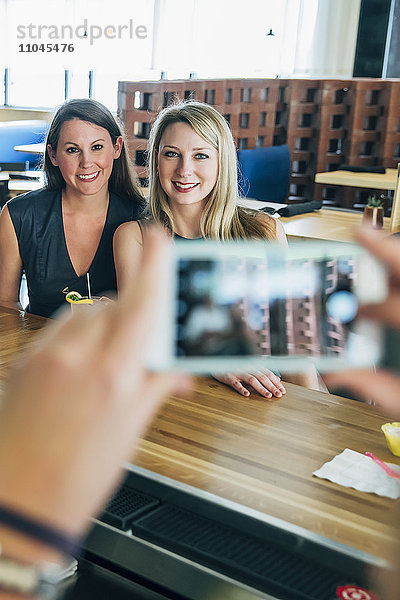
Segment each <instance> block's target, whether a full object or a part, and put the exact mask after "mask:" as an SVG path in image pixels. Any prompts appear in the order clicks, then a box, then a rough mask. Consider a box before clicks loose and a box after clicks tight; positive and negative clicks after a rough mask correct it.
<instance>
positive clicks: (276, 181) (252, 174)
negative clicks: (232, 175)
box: [237, 144, 290, 204]
mask: <svg viewBox="0 0 400 600" xmlns="http://www.w3.org/2000/svg"><path fill="white" fill-rule="evenodd" d="M237 156H238V161H239V189H240V191H241V194H242V195H243V196H245V197H249V198H255V199H256V200H262V201H264V202H280V203H282V204H285V203H286V198H287V193H288V189H289V174H290V152H289V147H288V146H287V145H286V144H284V145H282V146H268V147H265V148H254V149H252V148H251V149H247V150H238V153H237Z"/></svg>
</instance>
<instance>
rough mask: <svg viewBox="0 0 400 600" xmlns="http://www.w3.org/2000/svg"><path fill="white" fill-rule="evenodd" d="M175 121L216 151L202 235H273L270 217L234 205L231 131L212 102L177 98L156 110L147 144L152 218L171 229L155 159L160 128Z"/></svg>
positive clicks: (225, 237) (235, 185)
mask: <svg viewBox="0 0 400 600" xmlns="http://www.w3.org/2000/svg"><path fill="white" fill-rule="evenodd" d="M179 122H182V123H187V124H188V125H190V127H192V129H194V131H195V132H196V133H198V134H199V135H200V136H201V137H202V138H203V139H204V140H206V141H207V142H208V143H209V144H211V145H212V146H213V148H215V149H216V150H217V152H218V158H219V170H218V178H217V182H216V184H215V186H214V189H213V190H212V192H211V193H210V195H209V198H208V200H207V203H206V206H205V208H204V210H203V213H202V215H201V220H200V231H201V234H202V236H203V237H205V238H211V239H217V240H229V239H247V238H262V239H275V237H276V223H275V220H274V219H272V218H262V219H260V218H259V217H258V216H257V214H256V213H255V212H254V211H249V210H246V209H245V208H241V207H239V206H238V199H239V190H238V183H237V157H236V148H235V143H234V140H233V137H232V134H231V131H230V129H229V126H228V124H227V122H226V121H225V119H224V117H223V116H222V115H221V114H220V113H219V112H218V111H217V110H215V109H214V108H213V107H212V106H210V105H209V104H203V103H202V102H194V101H189V102H179V103H177V104H174V105H172V106H168V107H167V108H164V109H163V110H162V111H161V112H160V113H159V114H158V116H157V118H156V120H155V122H154V124H153V127H152V129H151V133H150V139H149V147H148V159H149V192H150V211H151V216H152V218H153V219H154V220H155V221H156V222H159V223H161V224H162V225H164V226H165V227H167V228H168V229H169V230H170V231H171V233H174V223H173V217H172V212H171V209H170V207H169V203H168V197H167V194H166V193H165V191H164V190H163V188H162V186H161V183H160V179H159V176H158V169H157V160H158V149H159V146H160V141H161V138H162V136H163V134H164V131H165V130H166V128H167V127H168V126H169V125H171V124H172V123H179ZM263 217H264V215H263Z"/></svg>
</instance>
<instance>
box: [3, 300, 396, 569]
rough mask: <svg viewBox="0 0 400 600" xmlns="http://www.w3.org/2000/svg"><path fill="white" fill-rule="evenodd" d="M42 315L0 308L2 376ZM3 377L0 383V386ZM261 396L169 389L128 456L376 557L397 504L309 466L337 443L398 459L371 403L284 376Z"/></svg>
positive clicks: (210, 388) (204, 384)
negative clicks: (275, 392)
mask: <svg viewBox="0 0 400 600" xmlns="http://www.w3.org/2000/svg"><path fill="white" fill-rule="evenodd" d="M45 322H46V320H45V319H42V318H39V317H35V316H30V315H23V314H22V313H18V312H14V311H11V310H8V309H1V308H0V379H1V380H4V377H5V376H6V374H7V372H8V371H9V367H10V365H11V364H12V362H13V361H14V360H15V358H16V357H17V356H18V354H19V353H20V352H21V351H22V349H23V348H24V347H26V346H28V345H29V344H30V343H31V342H32V340H33V339H34V337H35V335H36V334H37V331H38V330H40V329H41V328H42V326H43V324H45ZM0 385H1V384H0ZM286 387H287V394H286V395H285V396H284V397H283V398H282V399H280V400H272V401H268V400H265V399H262V398H261V397H260V396H258V395H257V394H256V393H252V395H251V396H250V398H249V399H245V398H243V397H241V396H239V395H238V394H236V393H235V392H233V391H232V390H230V389H228V388H227V387H225V386H224V385H222V384H220V383H218V382H217V381H214V380H213V379H210V378H206V377H204V378H198V379H196V380H195V382H194V392H193V394H192V396H191V397H190V398H186V399H181V398H176V397H171V398H169V399H168V400H167V402H166V403H165V404H164V406H163V407H162V409H161V410H160V413H159V415H158V417H157V418H156V419H155V421H154V422H153V424H152V426H151V427H150V429H149V431H148V433H147V435H146V438H145V439H144V440H143V441H142V443H141V445H140V448H139V450H138V452H137V453H136V454H135V456H134V457H133V458H132V462H133V463H134V464H135V465H137V466H139V467H143V468H145V469H148V470H150V471H153V472H156V473H159V474H161V475H163V476H166V477H169V478H172V479H174V480H177V481H179V482H181V483H183V484H186V485H189V486H192V487H194V488H198V489H201V490H203V491H205V492H209V493H211V494H215V495H217V496H219V497H220V498H223V499H225V500H229V501H233V502H235V503H239V504H241V505H243V506H245V507H247V508H248V509H253V510H256V511H259V512H260V513H263V514H265V515H268V516H270V517H273V518H278V519H281V520H283V521H286V522H288V523H290V524H291V525H294V526H299V527H301V528H304V529H306V530H308V531H309V532H312V533H313V534H316V535H317V536H322V537H324V538H328V539H329V540H332V541H333V542H334V543H339V544H344V545H346V546H350V547H351V548H353V549H354V550H356V551H361V552H365V553H368V554H370V555H372V556H375V557H378V558H384V557H385V547H387V544H388V543H389V542H390V541H391V539H392V538H393V536H394V533H393V531H392V529H391V527H390V525H389V524H390V523H392V522H393V519H394V518H395V517H394V513H395V507H396V504H397V503H396V502H395V501H393V500H390V499H387V498H380V497H378V496H376V495H374V494H367V493H361V492H358V491H356V490H353V489H350V488H344V487H340V486H338V485H336V484H333V483H331V482H329V481H326V480H322V479H318V478H316V477H313V476H312V472H313V471H315V470H316V469H317V468H319V467H320V466H321V465H322V464H323V463H324V462H326V461H328V460H331V459H332V458H333V457H334V456H335V455H336V454H338V453H340V452H341V451H342V450H344V449H345V448H351V449H353V450H356V451H358V452H361V453H364V452H366V451H371V452H373V453H374V454H376V455H377V456H378V457H379V458H381V459H382V460H384V461H389V462H393V463H397V464H400V459H399V458H396V457H394V456H393V455H392V454H391V453H390V452H389V450H388V449H387V447H386V442H385V439H384V436H383V434H382V433H381V431H380V426H381V425H382V423H384V422H386V421H387V418H386V417H385V416H382V415H379V414H377V413H376V412H375V410H374V409H372V408H371V407H369V406H367V405H365V404H363V403H359V402H356V401H353V400H348V399H346V398H342V397H338V396H334V395H330V394H325V393H322V392H316V391H310V390H307V389H305V388H301V387H299V386H295V385H292V384H287V385H286Z"/></svg>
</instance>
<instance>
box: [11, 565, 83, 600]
mask: <svg viewBox="0 0 400 600" xmlns="http://www.w3.org/2000/svg"><path fill="white" fill-rule="evenodd" d="M76 567H77V562H76V560H75V559H71V561H70V562H69V563H68V564H64V565H60V564H56V563H47V562H38V563H36V564H29V563H24V562H20V561H18V560H16V559H14V558H10V557H7V556H3V555H0V591H7V592H12V593H13V594H18V595H20V596H21V597H24V596H25V597H26V596H35V597H38V598H43V599H45V600H54V599H55V598H56V597H57V595H58V591H57V588H56V585H57V584H58V583H60V581H62V580H63V579H65V578H66V577H68V576H69V575H72V574H73V573H74V572H75V570H76Z"/></svg>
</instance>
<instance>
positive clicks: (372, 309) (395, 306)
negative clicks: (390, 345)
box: [358, 290, 400, 329]
mask: <svg viewBox="0 0 400 600" xmlns="http://www.w3.org/2000/svg"><path fill="white" fill-rule="evenodd" d="M399 306H400V291H395V290H393V291H391V293H390V295H389V296H388V298H387V299H386V300H385V301H384V302H382V303H380V304H365V305H364V306H361V307H360V309H359V311H358V315H359V316H360V317H365V318H367V319H372V320H375V321H380V322H382V323H386V324H388V325H392V326H393V327H396V328H397V329H400V311H399Z"/></svg>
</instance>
